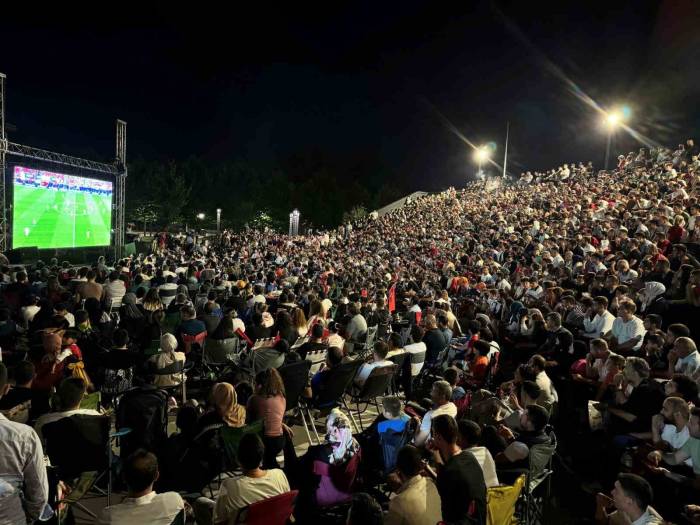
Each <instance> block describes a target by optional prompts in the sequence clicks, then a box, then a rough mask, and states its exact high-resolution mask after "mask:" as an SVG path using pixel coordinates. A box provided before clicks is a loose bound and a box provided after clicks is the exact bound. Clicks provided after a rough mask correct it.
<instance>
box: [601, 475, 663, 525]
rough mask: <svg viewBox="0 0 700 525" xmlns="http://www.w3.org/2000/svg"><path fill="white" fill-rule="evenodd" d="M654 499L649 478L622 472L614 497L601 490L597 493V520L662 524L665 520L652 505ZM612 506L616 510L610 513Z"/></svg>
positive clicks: (614, 489) (632, 523)
mask: <svg viewBox="0 0 700 525" xmlns="http://www.w3.org/2000/svg"><path fill="white" fill-rule="evenodd" d="M653 499H654V492H653V491H652V489H651V485H649V482H648V481H647V480H645V479H644V478H642V477H641V476H637V475H636V474H620V475H619V476H618V477H617V481H616V482H615V488H613V490H612V498H610V497H608V496H606V495H605V494H601V493H600V492H599V493H598V494H597V495H596V501H597V509H596V516H595V517H596V522H597V523H630V524H631V525H661V524H662V523H665V522H664V519H663V518H662V517H661V516H660V515H659V513H658V512H656V510H655V509H654V508H653V507H652V506H651V502H652V501H653ZM611 506H614V507H615V509H616V510H615V511H614V512H612V513H608V508H609V507H611ZM620 514H621V515H620Z"/></svg>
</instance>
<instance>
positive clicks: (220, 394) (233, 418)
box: [198, 383, 246, 433]
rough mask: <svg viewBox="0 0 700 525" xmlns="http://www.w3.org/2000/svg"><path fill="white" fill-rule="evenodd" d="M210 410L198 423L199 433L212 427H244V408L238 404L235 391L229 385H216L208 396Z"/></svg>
mask: <svg viewBox="0 0 700 525" xmlns="http://www.w3.org/2000/svg"><path fill="white" fill-rule="evenodd" d="M209 406H210V410H209V412H207V413H206V414H204V415H203V416H202V417H201V418H200V419H199V422H198V427H199V432H200V433H201V432H202V430H204V429H205V428H206V427H210V426H212V425H221V424H223V425H226V426H229V427H234V428H239V427H242V426H244V425H245V416H246V412H245V407H244V406H242V405H239V404H238V396H237V395H236V389H235V388H233V385H232V384H231V383H216V384H215V385H214V386H213V387H212V389H211V395H210V396H209Z"/></svg>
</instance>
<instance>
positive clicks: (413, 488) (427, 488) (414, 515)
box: [384, 445, 442, 525]
mask: <svg viewBox="0 0 700 525" xmlns="http://www.w3.org/2000/svg"><path fill="white" fill-rule="evenodd" d="M396 467H397V473H398V478H399V482H400V483H401V486H400V488H399V489H398V490H397V491H396V497H394V498H393V499H392V500H391V501H390V502H389V512H388V513H387V515H386V517H385V518H384V524H385V525H435V524H436V523H438V522H440V521H441V520H442V511H441V508H440V503H441V502H440V494H438V491H437V487H436V486H435V482H434V481H433V480H432V479H430V478H425V477H423V476H422V475H421V472H422V470H423V461H422V459H421V452H420V450H419V449H417V448H416V447H413V446H411V445H407V446H405V447H403V448H402V449H401V450H399V453H398V456H397V459H396Z"/></svg>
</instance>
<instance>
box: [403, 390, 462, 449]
mask: <svg viewBox="0 0 700 525" xmlns="http://www.w3.org/2000/svg"><path fill="white" fill-rule="evenodd" d="M430 398H431V399H432V401H433V407H434V408H433V409H432V410H428V412H426V413H425V415H424V416H423V420H422V421H421V423H420V427H419V428H418V431H417V432H416V435H415V437H414V438H413V441H414V442H415V444H416V445H417V446H423V445H424V444H425V442H426V440H427V439H428V437H429V436H430V431H431V428H432V424H433V418H436V417H437V416H441V415H443V414H446V415H448V416H452V417H455V418H456V417H457V407H456V406H455V404H454V403H453V402H452V401H450V399H452V387H451V386H450V384H449V383H448V382H447V381H442V380H441V381H435V382H434V383H433V388H432V389H431V390H430Z"/></svg>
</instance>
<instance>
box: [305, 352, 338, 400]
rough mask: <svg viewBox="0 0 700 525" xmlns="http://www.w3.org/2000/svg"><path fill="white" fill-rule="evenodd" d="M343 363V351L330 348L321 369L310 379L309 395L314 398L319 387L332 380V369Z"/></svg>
mask: <svg viewBox="0 0 700 525" xmlns="http://www.w3.org/2000/svg"><path fill="white" fill-rule="evenodd" d="M342 362H343V350H342V348H338V347H337V346H331V347H330V348H329V349H328V352H326V362H325V363H323V364H322V365H321V369H320V370H319V371H318V372H316V373H315V374H314V376H313V377H312V378H311V392H307V394H311V396H312V397H316V395H317V394H318V391H319V388H320V387H321V385H323V384H325V382H326V381H329V380H331V379H332V378H333V369H334V368H336V367H338V366H340V364H341V363H342Z"/></svg>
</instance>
